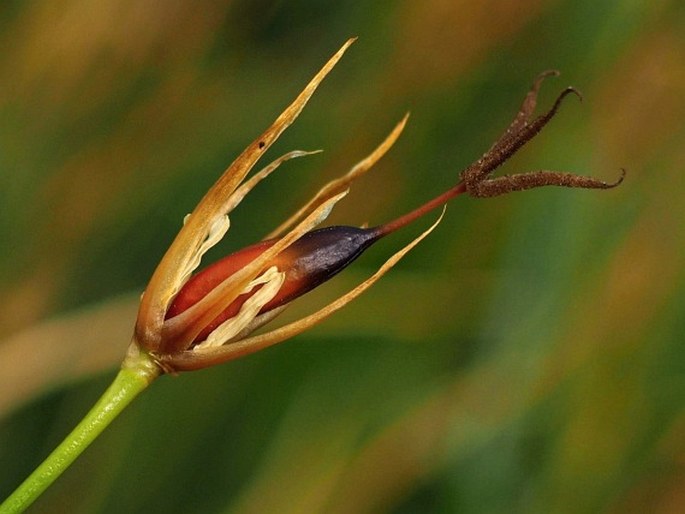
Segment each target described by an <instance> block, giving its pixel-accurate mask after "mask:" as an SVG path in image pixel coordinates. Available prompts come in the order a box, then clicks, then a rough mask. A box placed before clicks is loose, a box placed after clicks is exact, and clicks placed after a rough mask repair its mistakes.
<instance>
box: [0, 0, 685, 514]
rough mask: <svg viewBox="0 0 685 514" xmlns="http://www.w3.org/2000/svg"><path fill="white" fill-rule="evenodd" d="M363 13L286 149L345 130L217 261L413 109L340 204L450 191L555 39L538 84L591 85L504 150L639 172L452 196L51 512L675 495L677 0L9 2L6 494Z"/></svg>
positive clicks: (73, 482)
mask: <svg viewBox="0 0 685 514" xmlns="http://www.w3.org/2000/svg"><path fill="white" fill-rule="evenodd" d="M354 35H357V36H359V41H358V42H357V43H356V44H355V45H354V46H353V47H352V48H351V49H350V51H349V52H348V54H347V55H346V56H345V57H344V59H343V61H342V62H341V63H340V64H339V65H338V67H337V68H336V69H335V70H334V72H333V73H332V74H331V76H330V77H329V78H328V79H326V81H325V82H324V84H323V85H322V87H321V89H320V90H319V92H318V93H317V94H316V96H315V97H314V99H313V100H312V101H311V103H310V104H309V105H308V107H307V108H306V110H305V111H304V113H303V115H302V116H301V118H300V119H299V120H298V121H297V123H296V124H295V125H294V126H293V127H292V128H291V129H290V130H289V131H288V132H287V133H286V134H285V135H284V136H283V137H282V138H281V140H280V141H279V143H278V144H277V147H276V148H274V149H273V150H272V151H271V152H270V156H272V157H274V158H275V157H276V156H278V155H280V154H281V153H283V152H285V151H287V150H290V149H294V148H301V149H316V148H324V149H325V150H326V151H325V153H323V154H320V155H317V156H313V157H309V158H307V159H303V160H297V161H293V162H290V163H287V164H286V165H284V167H283V168H282V169H281V170H279V172H278V173H277V174H276V175H275V176H274V177H273V178H270V179H269V181H267V182H266V183H264V184H262V185H261V186H260V187H259V188H258V189H257V190H256V191H255V192H254V193H253V194H251V195H250V197H249V198H248V199H247V200H246V202H245V203H244V204H243V205H241V207H240V209H239V210H238V211H237V212H236V213H235V214H234V215H233V216H232V225H233V227H232V229H231V233H230V235H229V237H228V238H226V239H225V240H224V241H223V242H222V243H221V244H220V245H219V246H218V247H216V248H215V249H214V250H213V251H212V252H211V253H210V255H208V259H207V261H211V260H214V259H216V258H218V257H219V256H221V255H224V254H226V253H227V252H229V251H231V250H232V249H235V248H238V247H240V246H242V245H245V244H248V243H251V242H254V241H255V240H257V239H259V238H261V237H262V236H263V235H264V234H265V233H267V232H268V231H269V230H270V229H271V228H273V227H274V226H275V225H277V224H278V223H279V222H280V221H281V220H282V219H284V217H285V216H286V215H288V214H290V213H291V212H292V211H293V210H295V208H297V207H298V206H299V205H300V204H301V203H302V202H304V201H305V200H306V199H308V198H309V196H311V194H313V192H315V191H316V190H317V189H318V187H319V186H320V185H322V184H323V183H324V182H326V181H327V180H329V179H331V178H333V177H335V176H337V175H339V174H341V173H344V172H345V171H346V170H347V169H348V168H349V167H350V166H351V165H352V164H354V163H355V162H356V161H357V160H359V159H360V158H361V157H363V156H364V155H365V154H366V153H367V152H368V151H369V150H371V149H372V148H373V147H374V146H375V145H376V144H377V143H378V142H380V141H381V140H382V139H383V137H385V135H386V134H387V133H388V132H389V130H390V129H391V127H392V126H393V125H394V123H395V122H397V121H398V120H399V119H400V118H401V117H402V116H403V115H404V113H405V112H406V111H407V110H410V111H411V113H412V117H411V119H410V123H409V126H408V128H407V130H406V131H405V133H404V135H403V136H402V138H401V139H400V141H399V142H398V143H397V145H396V146H395V148H394V149H393V150H392V151H391V152H390V153H389V154H388V156H386V158H384V159H383V160H382V161H381V162H380V163H379V165H378V166H377V168H376V169H375V170H374V171H373V173H371V174H370V175H368V176H367V177H365V178H364V179H363V180H361V181H360V182H359V183H357V184H356V185H355V187H354V188H353V191H352V193H351V194H350V196H348V198H347V199H346V200H345V201H344V202H342V203H341V204H340V205H339V207H338V208H336V211H335V212H334V214H333V216H332V217H331V219H330V221H331V223H341V224H361V223H365V222H369V223H379V222H382V221H385V220H388V219H390V218H392V217H393V216H396V215H397V214H400V213H402V212H404V211H405V210H407V209H409V208H411V207H413V206H416V205H418V204H419V203H420V202H421V201H422V200H425V199H428V198H430V197H432V196H433V195H435V194H437V193H439V192H441V191H442V190H443V189H446V188H447V187H449V186H450V185H452V184H453V183H454V182H455V180H456V177H457V173H458V171H459V170H460V169H462V168H463V167H464V166H466V165H467V164H468V163H470V162H471V161H473V160H475V159H476V158H477V157H478V156H480V154H481V153H482V152H483V151H485V150H486V149H487V148H488V147H489V145H490V144H491V143H492V142H493V141H494V139H495V138H496V137H497V136H498V135H499V133H500V131H501V130H502V129H503V128H504V127H506V125H507V124H508V122H509V120H510V119H511V117H512V116H513V114H514V113H515V111H516V109H517V108H518V106H519V104H520V101H521V100H522V98H523V95H524V94H525V92H526V91H527V89H528V87H529V84H530V82H531V81H532V79H533V78H534V77H535V76H536V75H537V73H539V72H540V71H542V70H544V69H548V68H557V69H560V70H561V71H562V72H563V75H562V77H561V78H559V79H550V80H549V81H548V82H546V83H545V86H544V88H543V92H542V96H541V102H542V106H547V105H549V103H550V102H551V101H552V100H553V98H554V96H555V94H556V93H557V92H558V91H559V90H560V89H561V88H562V87H564V86H567V85H569V84H573V85H575V86H576V87H578V88H579V89H580V90H581V91H582V92H583V93H584V95H585V101H584V102H583V103H582V104H578V102H576V101H574V100H572V99H569V101H568V102H567V103H566V104H565V105H564V106H563V108H562V110H561V112H560V115H559V117H558V118H557V119H556V120H555V121H554V122H553V123H552V125H551V126H550V127H549V128H548V129H547V130H546V131H545V132H544V133H543V134H541V135H540V136H539V137H538V138H537V139H536V140H535V141H534V142H532V143H531V144H530V145H528V146H527V147H526V148H525V149H524V150H523V151H521V152H520V154H519V155H517V156H516V157H515V158H514V159H513V160H512V161H511V162H510V163H509V164H508V165H507V168H506V171H507V172H515V171H524V170H529V169H539V168H551V169H558V170H568V171H576V172H582V173H586V174H592V175H595V176H598V177H601V178H603V179H605V180H614V179H615V177H616V176H617V175H618V173H619V171H618V170H619V168H621V167H625V168H626V169H627V170H628V177H627V180H626V182H625V183H624V185H623V186H621V187H620V188H619V189H616V190H613V191H607V192H602V191H577V190H573V191H572V190H560V189H552V188H548V189H540V190H536V191H531V192H527V193H517V194H512V195H510V196H506V197H502V198H495V199H488V200H472V199H470V198H459V199H458V200H456V201H455V202H454V203H453V204H452V205H451V206H450V208H449V209H448V212H447V215H446V218H445V220H444V221H443V223H442V224H441V226H440V227H439V228H438V229H437V230H436V231H435V232H434V233H433V234H432V235H431V236H430V237H429V238H428V240H426V241H425V242H424V243H423V244H421V245H420V246H419V247H417V248H416V249H415V250H414V251H413V252H412V253H411V254H409V255H408V256H407V258H406V259H405V260H404V261H402V263H400V265H398V266H397V268H395V269H394V270H393V271H392V272H391V273H390V274H388V275H387V276H386V277H384V278H383V279H382V280H381V282H380V283H379V284H378V285H377V286H375V287H374V288H373V289H372V290H371V291H369V292H368V293H367V294H365V295H364V296H363V297H362V298H360V299H359V300H357V301H356V302H354V303H353V304H351V305H350V306H348V307H347V308H346V309H344V310H343V311H342V312H340V313H337V314H336V315H335V316H334V317H333V318H331V319H330V320H328V321H326V322H325V323H323V324H322V325H320V326H319V327H317V328H315V329H313V330H311V331H310V332H308V333H306V334H305V335H302V336H300V337H298V338H296V339H294V340H291V341H288V342H287V343H284V344H282V345H280V346H278V347H275V348H272V349H269V350H267V351H264V352H261V353H259V354H256V355H253V356H250V357H248V358H245V359H242V360H240V361H236V362H233V363H229V364H226V365H223V366H219V367H216V368H213V369H209V370H204V371H200V372H196V373H189V374H184V375H181V376H178V377H163V378H162V379H160V380H159V381H158V382H157V383H155V384H154V385H153V386H152V387H151V388H150V390H149V391H147V392H146V393H145V394H144V395H143V396H142V397H141V398H139V399H138V400H136V402H135V403H134V404H133V405H132V406H131V407H130V408H129V409H128V410H127V411H126V412H124V414H123V415H122V416H121V417H120V419H118V420H117V421H116V422H115V423H114V424H113V425H112V427H110V429H108V431H107V432H106V433H105V434H104V435H103V436H102V437H101V438H100V439H99V440H97V441H96V442H95V444H94V445H93V446H92V447H91V448H90V449H89V450H88V451H87V452H86V453H85V454H84V455H83V457H82V458H81V459H80V460H78V461H77V462H76V464H75V465H74V466H73V467H72V468H71V469H70V470H69V471H68V472H67V473H66V474H65V475H64V476H63V477H62V478H61V479H60V480H59V481H58V482H57V483H56V484H55V485H54V486H53V487H52V488H51V489H50V490H49V491H48V492H47V493H46V494H45V495H44V496H43V497H42V498H41V499H40V501H39V502H38V503H37V504H36V505H35V507H34V509H33V512H50V513H59V512H69V513H93V512H98V513H121V512H127V513H129V512H130V513H137V512H140V513H143V512H145V513H149V512H166V513H188V512H202V513H227V514H228V513H230V514H245V513H265V512H266V513H271V512H274V513H293V514H294V513H381V512H382V513H385V512H389V513H398V514H408V513H419V512H430V513H433V512H435V513H452V512H463V513H500V512H501V513H505V512H506V513H510V512H526V513H529V512H533V513H537V512H540V513H564V512H571V513H585V512H588V513H589V512H610V513H619V512H657V513H666V512H669V513H670V512H673V513H675V512H685V438H684V437H683V434H684V433H685V409H684V405H685V345H683V341H682V337H681V335H682V333H683V329H685V316H684V315H683V305H684V304H685V283H684V279H685V273H684V270H685V268H684V266H683V264H684V261H685V223H684V222H683V219H684V218H685V201H684V200H683V198H684V195H685V4H683V2H680V1H678V0H659V1H654V2H652V1H647V0H615V1H612V0H601V1H594V0H502V1H491V0H488V1H478V2H476V1H470V2H467V1H459V0H421V1H417V0H381V1H377V2H364V1H361V2H360V1H352V0H338V1H315V0H293V1H289V2H286V1H279V0H258V1H249V0H237V1H233V2H216V1H200V2H192V1H190V0H174V1H168V2H161V1H152V2H138V1H133V0H99V1H87V0H67V1H64V2H48V1H45V0H42V1H32V2H20V1H16V0H15V1H9V0H6V1H4V2H2V4H1V5H0V237H1V238H2V245H1V248H2V251H1V252H0V301H1V302H2V305H3V308H2V309H0V328H1V330H2V337H1V338H0V496H3V497H4V496H6V495H7V494H8V493H9V492H10V491H11V490H12V489H13V488H14V487H15V486H16V485H17V484H18V482H19V481H20V480H22V479H23V478H24V477H25V475H27V474H28V473H29V472H30V470H32V469H33V468H34V467H35V465H36V464H37V463H38V462H39V461H40V460H42V458H43V457H44V456H45V455H46V454H47V453H48V452H49V451H50V450H51V449H52V448H53V447H54V446H55V445H56V443H57V442H59V441H60V440H61V438H62V437H63V436H64V435H65V434H66V433H67V432H68V431H69V430H70V429H71V428H72V426H73V425H74V424H75V423H76V422H77V420H78V419H80V417H81V416H82V415H83V414H84V413H85V411H86V410H87V409H88V408H89V407H90V406H91V404H92V403H93V402H94V400H95V399H96V398H97V397H98V396H99V394H100V393H101V392H102V391H103V390H104V388H105V386H106V385H107V383H108V382H109V381H110V380H111V379H112V377H113V375H114V373H115V369H116V367H117V365H118V363H119V362H120V360H121V358H122V357H123V354H124V351H125V349H126V346H127V344H128V342H129V340H130V334H131V331H132V327H133V322H134V319H135V311H136V305H137V298H138V295H139V294H140V292H141V291H142V290H143V289H144V287H145V284H146V282H147V279H148V278H149V276H150V274H151V273H152V271H153V269H154V267H155V265H156V262H157V261H158V260H159V258H160V257H161V255H162V254H163V252H164V251H165V248H166V246H167V245H168V244H169V242H170V241H171V239H172V238H173V236H174V234H175V233H176V231H177V230H178V228H179V226H180V223H181V220H182V217H183V215H184V214H186V213H187V212H189V211H190V210H191V209H192V207H193V206H194V204H195V203H196V202H197V201H198V200H199V198H200V197H201V195H202V194H203V192H204V191H205V190H206V189H207V188H208V187H209V186H210V185H211V184H212V182H213V181H214V180H215V179H216V178H217V177H218V176H219V174H220V173H221V171H222V170H223V169H224V168H225V166H226V165H227V164H229V163H230V162H231V160H232V159H233V157H234V156H235V155H237V153H238V152H239V151H240V150H241V149H242V148H243V147H244V146H246V145H247V143H249V142H250V141H251V140H252V138H254V137H256V136H257V135H258V134H259V133H260V132H261V130H263V129H264V128H266V127H267V126H268V125H269V124H270V123H271V121H272V120H273V119H274V118H275V116H276V115H277V114H278V113H279V112H280V111H281V109H282V108H284V107H285V106H286V105H287V104H288V103H289V102H290V101H291V100H292V99H293V98H294V96H295V95H296V94H297V93H298V92H299V90H300V89H301V88H302V87H303V86H304V84H305V83H306V82H307V81H308V80H309V78H310V77H311V76H312V75H313V73H314V72H315V71H316V70H317V69H318V68H319V67H320V66H321V65H322V64H323V63H324V62H325V60H326V59H327V58H328V57H329V56H330V55H331V54H332V53H333V52H334V51H335V50H336V49H337V48H338V47H339V46H340V45H341V44H342V43H343V41H344V40H345V39H347V38H348V37H350V36H354ZM266 162H268V161H265V163H266ZM431 219H433V218H431ZM429 222H430V220H429V219H427V220H422V222H420V223H418V224H417V225H416V226H413V227H411V228H408V229H406V230H404V231H403V232H401V233H399V234H395V235H393V237H392V238H389V239H387V240H385V241H383V242H382V243H381V244H379V245H377V246H376V247H375V248H373V249H371V250H370V251H369V252H368V253H367V254H366V255H365V256H364V257H363V258H362V259H360V260H359V261H358V262H357V263H355V265H354V266H353V267H351V268H350V269H349V270H347V271H346V273H344V274H343V275H341V276H339V277H337V278H336V279H335V280H334V281H332V282H331V283H330V284H328V285H327V286H326V287H325V288H324V289H323V290H322V291H320V292H319V291H317V292H316V293H314V294H312V295H311V297H307V298H303V299H302V300H301V301H300V302H299V304H298V305H297V306H296V307H293V308H292V309H291V312H290V313H289V314H288V316H289V317H290V318H293V317H295V316H297V315H298V313H299V314H301V313H304V312H309V311H311V310H313V309H315V308H316V307H317V306H320V305H322V303H323V302H324V301H326V299H330V298H333V297H335V296H336V295H338V294H340V293H341V292H343V291H346V290H348V289H349V288H351V287H353V286H354V285H355V284H356V283H358V282H360V281H361V280H363V279H364V277H367V276H368V275H370V274H371V273H373V271H374V270H375V269H376V268H377V266H378V265H379V264H380V263H381V262H383V260H384V259H385V258H387V256H389V255H390V254H391V253H392V252H393V251H394V250H396V249H397V248H399V247H401V246H402V245H403V244H404V243H406V242H407V241H409V240H410V239H411V238H412V237H413V236H414V235H416V234H417V233H418V232H419V231H420V230H421V229H422V228H424V227H425V226H427V224H428V223H429ZM679 334H681V335H679Z"/></svg>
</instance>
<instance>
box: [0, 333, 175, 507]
mask: <svg viewBox="0 0 685 514" xmlns="http://www.w3.org/2000/svg"><path fill="white" fill-rule="evenodd" d="M161 372H162V371H161V369H160V368H159V366H158V365H157V364H156V363H155V362H154V361H153V360H152V358H151V357H150V356H149V355H148V354H147V353H142V352H139V351H137V348H135V347H134V345H132V347H131V349H130V350H129V355H128V356H127V357H126V359H125V360H124V363H123V364H122V367H121V370H120V371H119V373H118V374H117V376H116V378H115V379H114V381H113V382H112V384H111V385H110V386H109V387H108V388H107V390H106V391H105V392H104V394H103V395H102V396H101V397H100V399H99V400H98V401H97V403H96V404H95V405H94V406H93V408H92V409H91V410H90V411H89V412H88V414H86V416H85V417H84V418H83V419H82V420H81V422H80V423H79V424H78V425H77V426H76V428H74V430H72V432H71V433H70V434H69V435H68V436H67V437H66V438H65V439H64V441H62V443H61V444H60V445H59V446H58V447H57V448H55V450H54V451H53V452H52V453H51V454H50V455H49V456H48V458H47V459H45V460H44V461H43V463H42V464H40V466H38V467H37V468H36V469H35V470H34V472H33V473H31V475H29V477H28V478H27V479H26V480H24V482H23V483H22V484H21V485H20V486H19V487H18V488H17V489H16V491H14V492H13V493H12V494H11V495H10V496H9V497H8V498H7V499H6V500H5V501H4V502H3V503H2V505H0V514H16V513H19V512H24V510H26V509H27V508H28V507H29V505H31V504H32V503H33V502H34V501H35V500H36V498H38V497H39V496H40V495H41V494H42V493H43V491H45V489H47V488H48V486H50V484H52V482H54V481H55V480H56V479H57V478H58V477H59V476H60V475H61V474H62V473H63V472H64V471H65V470H66V469H67V468H68V467H69V466H70V465H71V463H72V462H74V460H75V459H76V457H78V456H79V455H80V454H81V452H82V451H83V450H85V449H86V448H87V447H88V445H89V444H90V443H92V442H93V441H94V440H95V438H96V437H97V436H98V435H100V433H101V432H102V431H103V430H104V429H105V428H106V427H107V426H108V425H109V424H110V423H111V422H112V421H113V420H114V419H115V418H116V417H117V416H118V415H119V414H120V413H121V411H122V410H124V408H125V407H126V406H127V405H128V404H129V403H131V401H132V400H133V399H134V398H135V397H136V396H138V394H139V393H140V392H142V391H143V390H144V389H145V388H146V387H147V386H148V385H149V384H150V383H151V382H152V381H153V380H154V379H155V378H157V377H158V376H159V375H160V374H161Z"/></svg>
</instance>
